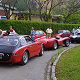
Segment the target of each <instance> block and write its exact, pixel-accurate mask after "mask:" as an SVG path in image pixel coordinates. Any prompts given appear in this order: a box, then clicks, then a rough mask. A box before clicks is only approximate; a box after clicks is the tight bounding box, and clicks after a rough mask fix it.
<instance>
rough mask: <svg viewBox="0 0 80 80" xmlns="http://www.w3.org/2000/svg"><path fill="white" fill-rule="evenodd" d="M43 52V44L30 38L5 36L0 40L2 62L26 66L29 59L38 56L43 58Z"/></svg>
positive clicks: (0, 60) (0, 58) (0, 59)
mask: <svg viewBox="0 0 80 80" xmlns="http://www.w3.org/2000/svg"><path fill="white" fill-rule="evenodd" d="M43 50H44V49H43V44H42V43H41V42H35V41H33V40H32V39H31V38H30V37H29V36H25V35H24V36H4V37H3V38H1V39H0V62H10V63H18V62H20V63H21V64H22V65H24V64H26V63H27V62H28V59H29V58H31V57H33V56H35V55H37V54H39V56H42V55H43Z"/></svg>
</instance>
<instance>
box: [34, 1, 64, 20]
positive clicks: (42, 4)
mask: <svg viewBox="0 0 80 80" xmlns="http://www.w3.org/2000/svg"><path fill="white" fill-rule="evenodd" d="M53 1H54V0H35V2H36V3H37V5H38V6H39V7H38V10H39V15H40V19H41V21H42V18H43V19H44V21H48V19H49V18H50V16H51V11H52V9H54V8H55V7H56V6H58V5H59V4H62V0H60V2H58V3H57V4H56V5H53ZM43 10H44V11H43ZM43 14H44V15H43Z"/></svg>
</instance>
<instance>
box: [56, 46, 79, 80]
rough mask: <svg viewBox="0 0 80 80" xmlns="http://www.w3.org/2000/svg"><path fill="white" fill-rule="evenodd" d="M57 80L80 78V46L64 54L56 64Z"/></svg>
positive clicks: (75, 79) (76, 79) (77, 79)
mask: <svg viewBox="0 0 80 80" xmlns="http://www.w3.org/2000/svg"><path fill="white" fill-rule="evenodd" d="M56 77H57V80H80V46H77V47H74V48H72V49H69V50H68V51H66V52H64V54H62V56H61V58H60V60H59V61H58V63H57V65H56Z"/></svg>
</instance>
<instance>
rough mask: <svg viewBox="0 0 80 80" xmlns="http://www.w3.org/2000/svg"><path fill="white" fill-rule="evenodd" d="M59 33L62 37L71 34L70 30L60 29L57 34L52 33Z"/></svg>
mask: <svg viewBox="0 0 80 80" xmlns="http://www.w3.org/2000/svg"><path fill="white" fill-rule="evenodd" d="M57 35H59V36H61V37H69V36H70V35H71V32H70V31H69V30H58V33H57V34H52V37H53V36H57Z"/></svg>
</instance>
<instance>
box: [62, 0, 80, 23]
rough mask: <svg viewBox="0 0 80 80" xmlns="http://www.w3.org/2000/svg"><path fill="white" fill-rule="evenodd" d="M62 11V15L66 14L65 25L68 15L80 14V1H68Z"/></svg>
mask: <svg viewBox="0 0 80 80" xmlns="http://www.w3.org/2000/svg"><path fill="white" fill-rule="evenodd" d="M63 11H64V14H66V15H65V20H64V23H66V21H67V19H68V17H69V16H70V15H72V14H77V13H79V12H80V1H76V0H69V1H68V2H67V4H66V7H65V8H64V10H63Z"/></svg>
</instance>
